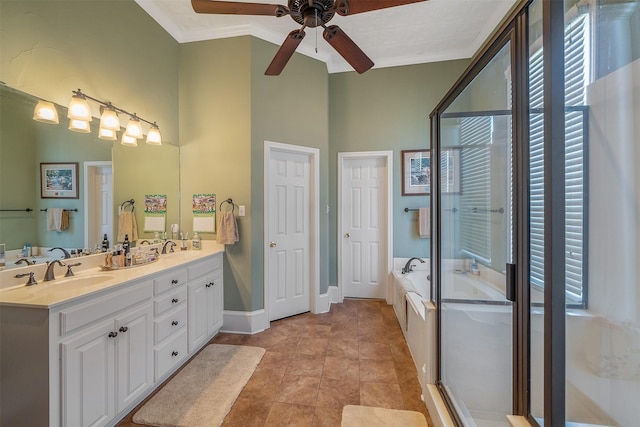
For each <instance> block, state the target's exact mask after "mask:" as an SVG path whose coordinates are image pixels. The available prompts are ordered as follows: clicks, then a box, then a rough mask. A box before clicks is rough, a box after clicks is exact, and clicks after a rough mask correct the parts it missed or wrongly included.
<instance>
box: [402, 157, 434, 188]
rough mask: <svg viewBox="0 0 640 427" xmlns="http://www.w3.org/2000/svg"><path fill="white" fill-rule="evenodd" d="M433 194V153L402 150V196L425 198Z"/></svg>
mask: <svg viewBox="0 0 640 427" xmlns="http://www.w3.org/2000/svg"><path fill="white" fill-rule="evenodd" d="M430 193H431V152H430V151H429V150H402V195H403V196H424V195H428V194H430Z"/></svg>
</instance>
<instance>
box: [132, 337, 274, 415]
mask: <svg viewBox="0 0 640 427" xmlns="http://www.w3.org/2000/svg"><path fill="white" fill-rule="evenodd" d="M264 353H265V350H264V349H263V348H259V347H246V346H237V345H226V344H211V345H208V346H207V347H205V348H204V349H203V350H202V351H201V352H200V354H198V355H197V356H196V357H195V358H194V359H193V360H192V361H191V362H189V363H188V364H187V366H185V367H184V368H183V369H182V370H181V371H180V372H179V373H178V374H177V375H176V376H175V377H173V378H172V379H171V381H169V382H168V383H167V384H166V385H165V386H164V387H162V388H161V389H160V390H159V391H158V392H157V393H156V394H155V395H154V396H153V397H152V398H151V399H150V400H149V401H148V402H147V403H145V404H144V406H143V407H142V408H140V410H139V411H138V412H136V413H135V415H134V416H133V422H134V423H137V424H146V425H150V426H158V427H198V426H207V427H212V426H219V425H221V424H222V421H223V420H224V417H225V416H226V415H227V413H228V412H229V410H230V409H231V407H232V406H233V403H234V402H235V401H236V398H237V397H238V395H239V394H240V392H241V391H242V389H243V388H244V386H245V384H247V382H248V381H249V378H251V375H252V374H253V371H255V369H256V367H257V366H258V363H260V360H261V359H262V356H263V355H264Z"/></svg>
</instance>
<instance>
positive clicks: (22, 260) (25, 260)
mask: <svg viewBox="0 0 640 427" xmlns="http://www.w3.org/2000/svg"><path fill="white" fill-rule="evenodd" d="M23 262H24V263H25V264H26V265H33V264H35V263H36V262H35V261H33V260H31V259H29V258H20V259H19V260H17V261H16V262H15V263H14V264H15V265H19V264H22V263H23Z"/></svg>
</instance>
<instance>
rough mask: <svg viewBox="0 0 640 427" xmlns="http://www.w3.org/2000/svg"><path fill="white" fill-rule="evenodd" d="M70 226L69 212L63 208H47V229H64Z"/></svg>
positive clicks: (58, 230)
mask: <svg viewBox="0 0 640 427" xmlns="http://www.w3.org/2000/svg"><path fill="white" fill-rule="evenodd" d="M67 228H69V213H68V212H66V211H65V210H64V209H61V208H47V230H49V231H57V232H60V231H64V230H66V229H67Z"/></svg>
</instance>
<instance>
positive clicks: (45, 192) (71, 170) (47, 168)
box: [40, 163, 78, 199]
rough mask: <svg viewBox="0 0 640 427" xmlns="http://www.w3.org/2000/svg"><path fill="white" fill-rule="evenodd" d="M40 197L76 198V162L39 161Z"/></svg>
mask: <svg viewBox="0 0 640 427" xmlns="http://www.w3.org/2000/svg"><path fill="white" fill-rule="evenodd" d="M40 197H41V198H43V199H77V198H78V163H40Z"/></svg>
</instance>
